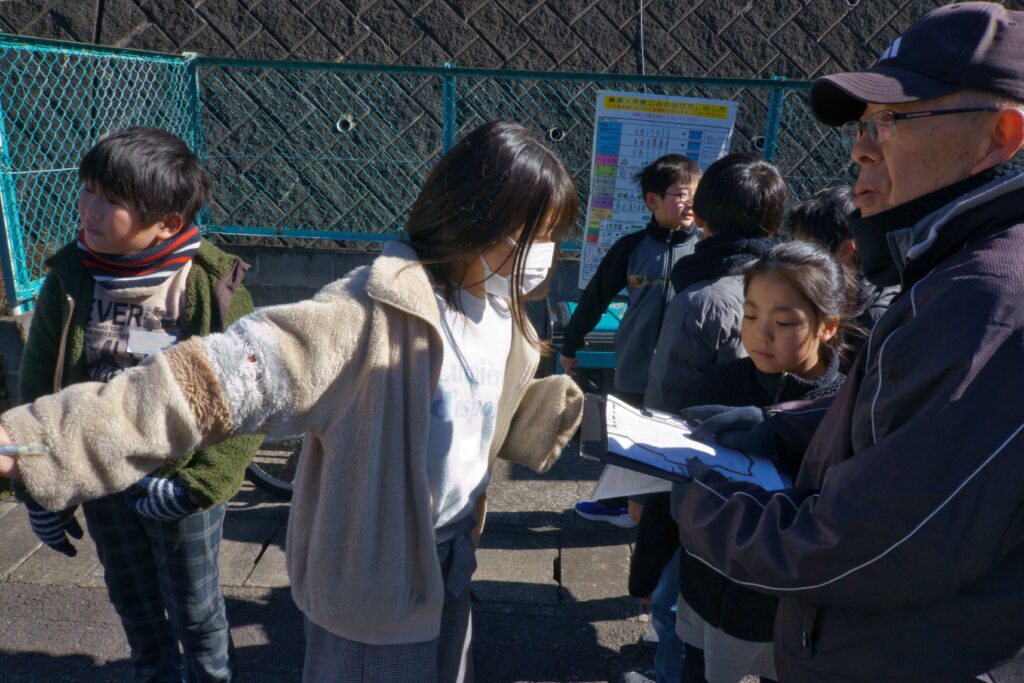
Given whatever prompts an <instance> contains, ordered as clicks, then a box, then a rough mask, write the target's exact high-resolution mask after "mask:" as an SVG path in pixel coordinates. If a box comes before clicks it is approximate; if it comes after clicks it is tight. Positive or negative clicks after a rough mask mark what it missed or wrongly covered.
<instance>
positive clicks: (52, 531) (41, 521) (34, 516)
mask: <svg viewBox="0 0 1024 683" xmlns="http://www.w3.org/2000/svg"><path fill="white" fill-rule="evenodd" d="M25 509H27V510H28V523H29V525H30V526H31V527H32V533H34V534H35V535H36V536H37V537H38V538H39V540H40V541H42V542H43V543H45V544H46V545H47V546H49V547H51V548H53V549H54V550H56V551H57V552H59V553H63V554H65V555H67V556H68V557H74V556H75V555H77V554H78V550H77V549H76V548H75V546H73V545H71V541H70V540H69V539H68V536H70V537H71V538H75V539H79V538H82V535H83V534H82V526H81V525H80V524H79V523H78V520H77V519H75V511H74V508H72V509H71V510H64V511H63V512H50V511H49V510H47V509H46V508H44V507H43V506H42V505H40V504H39V503H37V502H35V501H34V500H32V499H29V500H26V501H25Z"/></svg>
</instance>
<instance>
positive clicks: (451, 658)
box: [302, 531, 476, 683]
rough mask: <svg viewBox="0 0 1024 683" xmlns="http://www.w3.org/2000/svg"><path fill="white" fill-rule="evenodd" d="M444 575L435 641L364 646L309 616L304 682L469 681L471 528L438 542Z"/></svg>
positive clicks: (470, 661)
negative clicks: (438, 628)
mask: <svg viewBox="0 0 1024 683" xmlns="http://www.w3.org/2000/svg"><path fill="white" fill-rule="evenodd" d="M437 556H438V560H439V561H440V562H441V571H442V572H443V574H444V578H445V595H444V608H443V609H442V611H441V633H440V635H438V637H437V638H435V639H434V640H428V641H426V642H422V643H402V644H398V645H368V644H366V643H359V642H356V641H354V640H349V639H347V638H342V637H340V636H336V635H334V634H333V633H331V632H330V631H328V630H327V629H325V628H322V627H320V626H317V625H316V624H314V623H313V622H312V621H310V620H309V619H306V620H305V624H306V656H305V662H304V663H303V670H302V680H303V683H428V682H429V683H432V682H433V681H437V683H472V681H473V656H472V650H471V647H470V645H471V642H472V635H473V624H472V614H471V610H470V600H469V581H470V578H471V577H472V575H473V571H474V570H475V569H476V556H475V553H474V551H473V544H472V542H471V541H470V540H469V532H468V531H467V532H466V533H464V534H459V535H458V536H456V537H455V538H453V539H451V540H449V541H446V542H444V543H439V544H438V546H437Z"/></svg>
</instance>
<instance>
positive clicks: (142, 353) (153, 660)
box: [19, 127, 261, 681]
mask: <svg viewBox="0 0 1024 683" xmlns="http://www.w3.org/2000/svg"><path fill="white" fill-rule="evenodd" d="M78 175H79V180H80V182H81V191H80V195H79V199H78V210H79V214H80V219H81V232H80V233H79V236H78V239H77V240H76V241H75V242H74V243H70V244H68V245H66V246H64V247H63V248H61V249H60V250H59V251H58V252H57V253H56V254H54V255H53V256H52V257H51V258H50V259H49V260H48V261H47V266H48V267H49V273H48V275H47V276H46V280H45V281H44V283H43V286H42V289H41V291H40V293H39V299H38V302H37V305H36V309H35V314H34V315H33V319H32V325H31V328H30V330H29V337H28V343H27V345H26V349H25V355H24V358H23V360H22V365H21V380H20V384H19V392H20V400H21V401H23V402H31V401H34V400H35V399H36V398H38V397H40V396H44V395H46V394H49V393H52V392H55V391H59V390H60V389H61V388H62V387H64V386H67V385H70V384H74V383H77V382H83V381H101V382H106V381H108V380H109V379H111V378H112V377H114V376H116V375H118V374H120V373H121V372H123V371H125V370H126V369H128V368H131V367H133V366H135V365H137V364H139V363H141V362H142V361H144V360H145V359H146V358H147V357H148V356H149V355H151V354H154V353H156V352H158V351H159V350H161V349H163V348H166V347H168V346H171V345H173V344H175V343H176V342H178V341H181V340H184V339H187V338H188V337H191V336H193V335H206V334H209V333H211V332H219V331H221V330H223V329H224V328H226V327H228V326H229V325H230V324H231V323H232V322H234V321H235V320H237V319H238V318H240V317H242V316H244V315H246V314H247V313H249V312H251V311H252V300H251V298H250V297H249V294H248V292H247V291H246V290H245V289H244V288H243V287H242V284H241V282H242V278H243V277H244V276H245V271H246V270H247V269H248V266H247V265H246V264H245V263H243V262H242V261H240V260H239V259H237V258H235V257H232V256H230V255H229V254H226V253H224V252H223V251H221V250H220V249H218V248H217V247H215V246H213V245H212V244H210V243H208V242H207V241H206V240H204V239H202V238H201V237H200V235H199V229H198V227H196V226H195V225H194V220H195V218H196V214H197V213H198V212H199V209H200V208H201V207H202V206H203V204H205V203H206V202H207V201H208V199H209V195H210V181H209V179H208V178H207V176H206V174H205V172H204V171H203V169H202V168H201V166H200V165H199V160H198V159H197V158H196V157H195V155H194V154H192V152H191V151H190V150H189V148H188V147H187V146H186V145H185V143H184V142H182V141H181V140H180V139H178V138H177V137H175V136H174V135H171V134H170V133H167V132H164V131H160V130H155V129H151V128H141V127H138V128H130V129H127V130H124V131H121V132H118V133H114V134H112V135H110V136H108V137H106V138H104V139H103V140H101V141H100V142H99V143H97V144H96V145H95V146H94V147H93V148H92V149H90V150H89V151H88V152H87V153H86V155H85V157H84V158H83V159H82V162H81V164H80V166H79V172H78ZM260 441H261V437H259V436H242V437H236V438H233V439H229V440H227V441H224V442H222V443H220V444H217V445H216V446H212V447H210V448H204V449H202V450H198V451H196V452H194V453H192V454H190V455H187V456H185V457H182V458H179V459H176V460H172V461H170V462H168V464H167V465H166V466H164V467H162V468H161V469H160V470H158V471H156V472H154V473H152V474H151V475H149V476H146V477H143V478H142V479H141V480H140V481H139V482H138V483H137V484H135V486H133V487H132V488H131V489H129V490H128V491H126V492H124V493H116V494H113V495H109V496H106V497H104V498H100V499H98V500H94V501H89V502H87V503H84V504H83V505H82V508H83V510H84V513H85V521H86V525H87V527H88V529H89V534H90V535H91V536H92V538H93V540H94V541H95V543H96V550H97V554H98V555H99V559H100V562H101V564H102V565H103V568H104V580H105V582H106V584H107V591H108V594H109V595H110V600H111V602H112V603H113V604H114V607H115V609H116V610H117V613H118V615H119V616H120V617H121V623H122V625H123V626H124V630H125V634H126V636H127V638H128V644H129V646H130V647H131V657H132V666H133V669H134V680H140V681H142V680H144V681H181V680H183V679H184V680H186V681H200V680H201V681H228V680H231V678H232V675H233V672H234V668H235V667H234V647H233V644H232V642H231V634H230V630H229V627H228V622H227V617H226V615H225V610H224V597H223V595H222V594H221V591H220V582H219V567H218V548H219V545H220V538H221V531H222V527H223V523H224V505H223V503H224V501H226V500H228V499H229V498H231V497H232V496H233V495H234V494H235V493H236V492H237V491H238V488H239V486H240V485H241V482H242V478H243V476H244V474H245V468H246V466H247V465H248V463H249V461H250V460H251V459H252V457H253V455H255V453H256V451H257V449H258V448H259V444H260ZM139 455H140V456H144V455H146V454H144V453H140V454H139ZM22 498H23V499H24V500H25V504H26V507H27V508H28V511H29V522H30V523H31V525H32V530H33V531H34V532H35V533H36V535H37V536H39V538H40V540H42V541H43V542H44V543H45V544H46V545H48V546H50V547H51V548H53V549H54V550H57V551H59V552H62V553H64V554H65V555H68V556H73V555H75V553H76V550H75V548H74V546H73V545H72V544H71V542H70V540H69V536H71V537H74V538H81V537H82V530H81V527H80V526H79V525H78V522H77V521H76V520H75V517H74V509H73V508H72V509H70V510H65V511H63V512H60V513H55V512H50V511H48V510H46V509H44V508H43V507H42V506H40V505H38V504H37V503H35V501H33V500H31V499H30V498H29V497H28V496H26V495H22ZM179 643H180V644H181V649H182V650H183V652H184V662H182V656H181V655H180V654H179V647H178V645H179Z"/></svg>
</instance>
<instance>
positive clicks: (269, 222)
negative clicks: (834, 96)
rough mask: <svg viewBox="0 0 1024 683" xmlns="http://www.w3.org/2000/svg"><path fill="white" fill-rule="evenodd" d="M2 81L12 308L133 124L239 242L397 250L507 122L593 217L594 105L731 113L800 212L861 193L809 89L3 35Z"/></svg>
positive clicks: (208, 225)
mask: <svg viewBox="0 0 1024 683" xmlns="http://www.w3.org/2000/svg"><path fill="white" fill-rule="evenodd" d="M0 73H2V76H0V78H2V87H0V108H2V116H0V125H2V129H0V142H2V145H0V199H2V200H3V210H4V211H3V215H4V218H5V222H6V229H7V238H8V242H7V249H8V251H9V253H7V254H4V256H5V261H7V263H5V265H4V275H5V287H6V288H7V290H8V291H9V292H10V291H12V290H13V293H14V296H10V295H9V296H8V299H9V300H15V301H23V300H26V299H28V298H30V297H31V296H32V295H33V294H34V293H35V292H36V291H37V290H38V287H39V284H40V282H41V266H42V263H43V260H44V259H45V257H46V256H48V255H49V254H51V253H52V252H53V251H55V250H56V249H57V248H58V247H59V246H61V245H62V244H64V243H67V242H69V241H70V240H72V239H74V237H75V234H76V231H77V225H78V217H77V209H76V198H77V194H78V183H77V177H76V168H77V164H78V162H79V160H80V159H81V157H82V155H83V154H84V152H85V151H86V150H87V149H88V148H89V147H90V146H91V145H92V144H94V143H95V142H96V141H97V140H98V139H99V138H100V137H102V135H104V134H105V133H107V132H111V131H114V130H117V129H121V128H125V127H128V126H131V125H148V126H154V127H158V128H164V129H167V130H169V131H171V132H173V133H175V134H176V135H178V136H180V137H182V138H183V139H184V140H186V141H187V142H189V143H190V144H191V145H193V147H194V148H195V149H196V150H197V152H198V153H199V154H200V156H201V158H202V160H203V163H204V164H205V166H206V168H207V171H208V172H209V174H210V176H211V178H212V179H213V184H214V192H213V200H212V202H211V204H210V206H209V207H207V209H206V210H204V212H203V213H202V214H201V216H200V223H201V225H202V227H203V229H204V231H205V232H208V233H209V232H214V233H222V234H233V235H246V236H267V235H271V236H272V235H280V236H286V237H299V238H325V239H335V240H336V239H346V240H370V241H374V240H384V239H390V238H392V237H394V236H396V235H397V234H398V233H399V232H400V230H401V226H402V225H403V223H404V221H405V218H406V216H407V213H408V211H409V209H410V208H411V206H412V204H413V201H414V200H415V197H416V194H417V192H418V188H419V187H420V185H421V184H422V182H423V180H424V178H425V177H426V174H427V173H428V172H429V170H430V167H431V166H432V165H433V164H434V163H435V162H436V161H437V159H438V158H440V156H441V154H442V153H443V152H444V150H445V148H446V147H447V146H448V145H450V144H451V142H452V140H453V139H457V138H458V137H459V136H461V135H462V134H464V133H466V132H468V131H469V130H471V129H472V128H474V127H475V126H477V125H479V124H480V123H483V122H484V121H487V120H491V119H496V118H504V119H512V120H516V121H519V122H520V123H523V124H524V125H526V126H527V127H529V128H531V129H533V130H534V131H535V132H536V133H537V134H538V135H539V136H541V137H542V138H543V139H545V141H546V142H547V144H549V145H550V146H551V147H552V149H554V150H555V151H556V152H557V153H558V154H559V156H560V157H561V158H562V159H563V160H564V161H565V163H566V165H567V167H568V168H569V169H570V171H571V173H572V174H573V177H574V178H575V179H576V181H577V189H578V191H579V194H580V198H581V200H582V201H581V206H584V207H585V204H586V202H585V200H586V195H587V192H588V191H589V184H590V178H589V175H590V164H591V150H592V140H593V126H594V106H595V102H596V93H597V91H598V90H624V91H632V92H638V93H650V94H658V95H678V96H685V97H701V98H712V99H722V100H734V101H736V102H737V103H738V115H737V119H736V127H735V130H734V133H733V140H732V145H731V150H732V151H755V152H758V151H762V152H763V151H767V152H768V153H769V154H774V161H775V163H776V164H777V165H778V166H779V167H780V169H781V171H782V172H783V174H784V176H785V177H786V179H787V181H788V182H789V185H790V189H791V193H790V194H791V199H792V200H798V199H802V198H804V197H806V196H808V195H809V194H811V193H813V192H814V191H816V190H817V189H820V188H822V187H826V186H828V185H832V184H836V183H839V182H847V181H848V177H847V173H846V167H847V164H846V161H845V159H844V157H843V155H842V153H841V151H840V146H839V141H838V137H837V136H835V135H834V134H833V133H832V132H830V131H828V130H827V129H825V128H823V127H821V126H819V125H818V124H817V123H816V122H815V121H814V118H813V116H811V113H810V111H809V108H808V106H807V103H806V99H805V94H804V93H805V91H806V88H807V85H808V84H807V83H805V82H783V81H730V80H728V79H686V78H668V77H654V78H645V77H641V76H621V77H619V76H609V75H605V74H584V75H578V74H558V73H527V72H500V71H483V70H472V69H469V70H466V69H462V70H460V69H456V68H451V69H446V68H423V67H394V66H391V67H373V66H359V65H338V64H312V63H302V62H259V61H247V60H230V59H206V58H202V57H200V58H196V59H189V58H186V57H177V56H168V55H158V54H156V53H139V52H133V51H126V50H115V49H108V48H85V47H83V46H75V45H73V44H61V43H56V42H54V41H39V43H38V44H34V43H32V42H26V41H25V40H24V39H15V38H13V37H4V36H0ZM773 94H774V96H773ZM780 94H781V96H779V95H780ZM775 123H777V126H776V125H775ZM770 124H771V125H770ZM766 136H767V138H766ZM769 138H770V139H769ZM583 210H584V209H581V216H580V220H579V222H578V226H577V229H576V232H575V233H574V239H575V240H577V241H578V240H580V239H581V237H582V226H583V218H584V216H583Z"/></svg>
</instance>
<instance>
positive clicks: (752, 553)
mask: <svg viewBox="0 0 1024 683" xmlns="http://www.w3.org/2000/svg"><path fill="white" fill-rule="evenodd" d="M873 218H877V217H873ZM887 239H888V243H889V246H890V248H891V249H892V251H893V254H894V256H895V262H896V264H897V267H898V269H899V273H900V275H901V277H902V286H903V291H902V293H901V295H900V296H899V297H898V298H897V299H896V300H895V301H894V302H893V304H892V305H891V306H890V308H889V310H888V311H887V312H886V313H885V314H884V315H883V316H882V317H881V319H880V320H879V321H878V323H877V324H876V325H875V328H874V330H873V331H872V334H871V337H870V338H869V339H868V342H867V344H866V345H865V348H864V350H863V352H862V353H861V354H860V356H858V358H857V361H856V362H855V364H854V367H853V369H852V371H851V372H850V373H849V375H848V376H847V380H846V383H845V384H844V386H843V388H842V390H841V391H840V393H839V394H838V395H837V396H836V397H835V399H834V400H833V401H832V404H831V406H830V407H829V408H828V411H827V413H825V416H824V418H823V419H822V421H821V422H820V424H819V425H818V428H817V430H816V431H815V432H814V436H813V438H812V439H811V441H810V443H809V445H808V448H807V451H806V454H805V457H804V459H803V462H802V465H801V467H800V470H799V473H798V476H797V478H796V481H795V484H794V487H793V488H792V489H789V490H785V491H779V492H765V491H762V490H760V489H758V488H756V487H752V486H749V485H745V484H738V483H732V482H728V481H726V480H724V479H723V478H722V477H720V476H718V475H716V474H715V473H714V472H709V473H705V474H703V475H701V477H699V478H698V479H697V480H695V481H694V482H692V483H690V484H687V485H685V486H684V487H683V490H682V492H681V494H682V495H681V501H680V503H679V506H678V507H677V513H678V517H677V518H678V521H679V524H680V537H681V541H682V543H683V546H684V548H685V549H686V552H687V553H688V554H690V555H691V556H693V557H694V558H696V559H698V560H699V561H700V562H702V563H703V564H705V565H707V566H708V567H710V568H712V569H713V570H715V571H717V572H720V573H722V574H723V575H725V576H727V577H729V578H730V579H732V580H733V581H735V582H737V583H740V584H742V585H745V586H748V587H751V588H754V589H756V590H758V591H761V592H764V593H767V594H770V595H776V596H779V597H780V598H781V601H780V606H779V611H778V614H777V617H776V622H775V634H774V635H775V654H776V666H777V670H778V673H779V677H780V679H781V680H785V681H790V682H794V683H801V682H804V681H807V682H811V681H814V682H816V683H818V682H823V681H824V682H827V681H897V680H898V681H910V682H917V681H920V682H922V683H924V682H925V681H927V682H929V683H934V682H936V681H939V682H942V681H973V680H975V679H976V677H978V676H981V675H984V674H986V673H987V672H989V671H992V670H994V669H996V668H997V667H1000V666H1002V665H1004V664H1005V663H1006V661H1007V660H1011V658H1014V657H1015V655H1016V654H1017V653H1018V651H1020V650H1021V648H1022V646H1024V621H1022V620H1021V619H1020V614H1021V613H1022V612H1024V399H1022V397H1024V372H1022V368H1024V174H1022V173H1020V172H1019V171H1018V172H1015V173H1013V174H1010V175H1008V176H1004V177H1001V178H997V179H994V180H992V181H991V182H989V183H988V184H986V185H984V186H982V187H980V188H978V189H976V190H973V191H970V192H968V193H966V194H964V195H962V196H960V197H959V198H958V199H954V200H952V201H951V202H950V203H948V204H946V205H945V206H943V207H942V208H941V209H939V210H936V211H934V212H932V213H930V214H928V215H927V216H925V217H924V218H922V219H921V220H919V221H918V222H917V223H915V224H913V225H912V226H911V227H908V228H904V229H900V230H897V231H895V232H891V233H889V234H888V238H887ZM812 410H813V408H812ZM781 441H785V439H781ZM995 680H1000V679H999V678H998V676H997V677H996V678H995Z"/></svg>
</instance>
